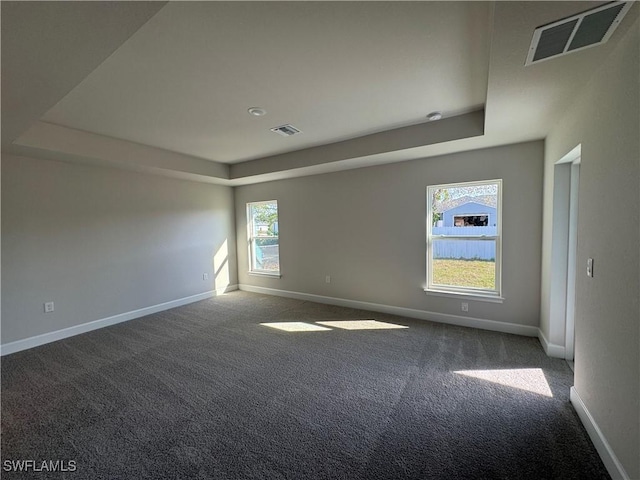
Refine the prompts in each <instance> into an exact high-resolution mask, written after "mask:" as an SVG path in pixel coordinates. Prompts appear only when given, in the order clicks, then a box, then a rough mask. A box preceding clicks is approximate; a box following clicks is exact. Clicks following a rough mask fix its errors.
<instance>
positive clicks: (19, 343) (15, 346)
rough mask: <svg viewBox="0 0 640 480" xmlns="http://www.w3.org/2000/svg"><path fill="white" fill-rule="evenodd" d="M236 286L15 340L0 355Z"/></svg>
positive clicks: (95, 328) (217, 293) (183, 303)
mask: <svg viewBox="0 0 640 480" xmlns="http://www.w3.org/2000/svg"><path fill="white" fill-rule="evenodd" d="M237 289H238V285H229V286H227V287H225V288H219V289H216V290H210V291H208V292H204V293H199V294H197V295H191V296H190V297H184V298H179V299H177V300H172V301H170V302H165V303H159V304H158V305H152V306H150V307H145V308H140V309H138V310H133V311H131V312H125V313H120V314H118V315H114V316H112V317H107V318H101V319H99V320H94V321H92V322H87V323H82V324H80V325H74V326H73V327H68V328H63V329H62V330H56V331H53V332H48V333H43V334H41V335H36V336H35V337H29V338H25V339H22V340H16V341H15V342H9V343H5V344H4V345H1V346H0V355H3V356H4V355H9V354H11V353H16V352H19V351H21V350H27V349H29V348H33V347H38V346H40V345H44V344H46V343H51V342H55V341H58V340H62V339H64V338H69V337H73V336H75V335H80V334H81V333H86V332H90V331H92V330H97V329H99V328H104V327H108V326H109V325H115V324H116V323H122V322H126V321H128V320H133V319H134V318H140V317H144V316H145V315H151V314H152V313H157V312H162V311H164V310H169V309H170V308H175V307H180V306H182V305H187V304H189V303H193V302H198V301H200V300H206V299H207V298H211V297H215V296H217V295H221V294H223V293H226V292H231V291H233V290H237Z"/></svg>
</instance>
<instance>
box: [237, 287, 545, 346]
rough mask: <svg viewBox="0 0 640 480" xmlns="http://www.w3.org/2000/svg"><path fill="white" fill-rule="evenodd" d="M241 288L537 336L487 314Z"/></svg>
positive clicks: (531, 329) (533, 331) (535, 331)
mask: <svg viewBox="0 0 640 480" xmlns="http://www.w3.org/2000/svg"><path fill="white" fill-rule="evenodd" d="M238 287H239V289H240V290H242V291H245V292H253V293H263V294H265V295H275V296H278V297H287V298H295V299H297V300H307V301H310V302H316V303H326V304H329V305H337V306H339V307H349V308H358V309H362V310H370V311H374V312H381V313H389V314H391V315H399V316H402V317H409V318H417V319H420V320H429V321H432V322H439V323H446V324H449V325H458V326H460V327H471V328H479V329H482V330H491V331H494V332H503V333H512V334H514V335H523V336H526V337H536V336H538V328H537V327H531V326H529V325H518V324H516V323H507V322H496V321H495V320H487V319H484V318H473V317H462V316H459V315H450V314H446V313H437V312H429V311H426V310H416V309H413V308H405V307H394V306H391V305H382V304H379V303H370V302H361V301H359V300H348V299H346V298H336V297H325V296H323V295H314V294H311V293H301V292H291V291H288V290H278V289H275V288H266V287H256V286H255V285H246V284H242V283H241V284H240V285H238Z"/></svg>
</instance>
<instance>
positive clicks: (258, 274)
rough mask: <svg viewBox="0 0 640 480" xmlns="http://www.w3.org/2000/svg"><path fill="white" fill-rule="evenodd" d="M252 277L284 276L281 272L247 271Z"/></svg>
mask: <svg viewBox="0 0 640 480" xmlns="http://www.w3.org/2000/svg"><path fill="white" fill-rule="evenodd" d="M247 273H248V274H249V275H251V276H252V277H269V278H282V275H280V273H279V272H278V273H270V272H247Z"/></svg>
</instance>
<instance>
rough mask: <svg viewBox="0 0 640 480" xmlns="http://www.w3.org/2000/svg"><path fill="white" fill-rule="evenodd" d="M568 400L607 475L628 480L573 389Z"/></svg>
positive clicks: (573, 388)
mask: <svg viewBox="0 0 640 480" xmlns="http://www.w3.org/2000/svg"><path fill="white" fill-rule="evenodd" d="M570 398H571V404H572V405H573V408H575V409H576V412H577V413H578V417H580V420H581V421H582V424H583V425H584V428H585V429H586V430H587V433H588V434H589V437H590V438H591V441H592V442H593V445H594V446H595V447H596V450H597V451H598V454H599V455H600V458H601V459H602V463H604V466H605V467H607V471H608V472H609V475H611V478H612V479H614V480H617V479H621V480H630V477H629V475H627V472H626V471H625V469H624V467H623V466H622V464H621V463H620V460H618V457H616V454H615V453H613V449H612V448H611V445H609V442H607V439H606V438H605V437H604V435H603V434H602V431H601V430H600V427H598V424H597V423H596V421H595V420H594V419H593V417H592V416H591V414H590V413H589V410H587V407H586V405H585V404H584V402H583V401H582V399H581V398H580V395H578V392H577V391H576V389H575V387H571V390H570Z"/></svg>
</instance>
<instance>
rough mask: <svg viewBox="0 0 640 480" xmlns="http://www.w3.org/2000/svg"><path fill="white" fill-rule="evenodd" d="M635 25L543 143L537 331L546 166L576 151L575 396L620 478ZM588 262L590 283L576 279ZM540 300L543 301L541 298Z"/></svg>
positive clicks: (634, 241)
mask: <svg viewBox="0 0 640 480" xmlns="http://www.w3.org/2000/svg"><path fill="white" fill-rule="evenodd" d="M639 30H640V25H639V21H638V20H636V22H635V24H634V25H633V26H632V28H630V29H629V30H628V31H627V32H626V35H625V37H624V38H623V39H621V41H620V43H619V44H618V45H617V47H616V49H615V51H614V52H613V53H612V55H611V56H610V57H609V58H608V59H607V61H606V62H605V63H604V64H603V65H601V66H600V67H599V71H598V72H597V73H596V74H595V76H594V78H593V79H592V80H591V81H590V83H589V84H588V85H587V87H586V88H585V90H584V91H582V92H581V94H580V96H579V97H578V98H577V100H576V101H575V102H574V104H573V106H572V108H571V109H569V110H568V111H567V112H566V114H565V115H564V116H563V117H562V118H560V119H557V124H556V125H555V127H554V128H553V130H552V132H551V134H550V135H549V136H548V138H547V140H546V144H545V145H546V148H545V202H544V205H545V206H544V243H543V248H544V251H545V254H544V257H543V258H544V263H543V284H542V285H543V287H542V295H543V310H542V322H541V327H542V328H543V329H544V330H545V334H546V335H549V337H550V341H552V342H561V341H563V338H561V334H560V332H562V331H563V330H562V329H563V328H564V326H563V325H560V326H558V325H557V323H555V322H554V319H553V318H552V317H551V313H550V309H549V301H548V300H549V298H550V296H551V288H552V287H551V285H552V278H551V277H552V275H551V270H552V269H551V267H552V262H551V255H552V254H551V245H552V238H551V233H552V227H553V222H554V219H553V211H552V207H553V188H554V187H553V186H554V171H557V169H556V167H555V162H557V161H558V160H560V159H561V158H562V157H563V156H564V155H565V154H566V153H567V152H569V151H570V150H571V149H573V148H574V147H575V146H576V145H579V144H581V145H582V149H581V150H582V155H581V158H582V160H581V167H580V188H579V192H580V193H579V195H580V199H579V204H578V248H577V282H576V312H575V318H576V332H575V334H576V337H575V389H576V391H577V393H578V394H579V396H580V398H581V399H582V401H583V402H584V404H585V406H586V408H587V410H588V411H589V412H590V413H591V415H592V417H593V419H594V421H595V423H596V424H597V425H598V426H599V428H600V430H601V431H602V434H603V436H604V438H605V439H606V441H607V442H608V443H609V444H610V446H611V449H612V451H613V453H614V454H615V456H616V457H617V458H618V460H619V461H620V462H621V464H622V466H623V468H624V469H625V470H626V473H627V475H628V477H629V478H634V479H635V478H640V400H639V399H640V308H639V294H640V230H639V225H640V216H639V212H640V198H639V194H638V191H639V189H640V181H639V162H640V143H639V137H640V134H639V132H640V113H639V112H640V99H639V91H640V79H639V71H640V65H639V62H638V58H639V56H640V52H639V48H640V47H639V45H640V38H639V37H640V35H639ZM589 257H591V258H594V277H593V278H588V277H587V276H586V273H585V272H586V262H587V258H589ZM545 300H546V301H545Z"/></svg>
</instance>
